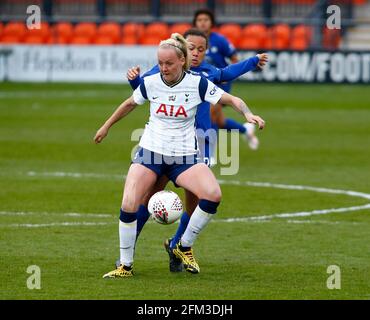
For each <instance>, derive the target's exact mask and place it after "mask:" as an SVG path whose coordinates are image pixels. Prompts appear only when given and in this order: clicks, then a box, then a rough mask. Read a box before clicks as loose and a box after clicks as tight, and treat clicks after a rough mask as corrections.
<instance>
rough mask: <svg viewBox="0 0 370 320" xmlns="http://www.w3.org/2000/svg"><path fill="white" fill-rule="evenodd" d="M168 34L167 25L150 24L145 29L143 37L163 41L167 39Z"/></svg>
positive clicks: (159, 23) (161, 23)
mask: <svg viewBox="0 0 370 320" xmlns="http://www.w3.org/2000/svg"><path fill="white" fill-rule="evenodd" d="M169 34H170V31H169V28H168V25H167V24H166V23H164V22H152V23H149V24H148V25H147V26H146V27H145V37H149V38H154V37H158V38H160V39H161V40H165V39H167V38H168V37H169ZM140 41H141V40H140Z"/></svg>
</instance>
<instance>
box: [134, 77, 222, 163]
mask: <svg viewBox="0 0 370 320" xmlns="http://www.w3.org/2000/svg"><path fill="white" fill-rule="evenodd" d="M223 93H224V91H223V90H222V89H220V88H218V87H217V86H216V85H215V84H213V83H212V82H210V81H209V80H207V79H205V78H202V77H200V76H196V75H193V74H190V73H184V76H183V78H182V79H181V80H180V81H179V82H178V83H177V84H173V85H171V86H169V85H167V84H166V83H165V82H164V81H163V79H162V77H161V74H160V73H156V74H153V75H151V76H147V77H145V78H144V82H143V83H142V84H141V85H140V86H139V87H138V88H136V90H135V91H134V93H133V98H134V101H135V103H137V104H143V103H145V101H146V100H149V101H150V118H149V122H148V123H147V124H146V126H145V130H144V134H143V136H142V137H141V140H140V143H139V145H140V146H141V147H142V148H145V149H148V150H150V151H153V152H156V153H159V154H162V155H166V156H185V155H192V154H196V153H197V142H196V134H195V133H196V132H195V127H194V122H195V114H196V111H197V106H198V105H199V104H200V103H201V102H203V101H207V102H209V103H211V104H216V103H217V102H218V101H219V100H220V98H221V96H222V94H223Z"/></svg>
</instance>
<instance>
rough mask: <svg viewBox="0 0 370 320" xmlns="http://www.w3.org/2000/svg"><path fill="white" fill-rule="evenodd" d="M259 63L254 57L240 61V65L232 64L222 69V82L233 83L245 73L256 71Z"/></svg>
mask: <svg viewBox="0 0 370 320" xmlns="http://www.w3.org/2000/svg"><path fill="white" fill-rule="evenodd" d="M258 62H259V58H258V57H257V56H254V57H252V58H249V59H246V60H243V61H240V62H238V63H234V64H230V65H229V66H227V67H225V68H222V69H220V70H221V77H220V80H219V81H220V82H225V81H232V80H234V79H236V78H238V77H240V76H241V75H243V74H244V73H247V72H249V71H251V70H254V69H256V67H257V65H258Z"/></svg>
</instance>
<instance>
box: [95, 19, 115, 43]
mask: <svg viewBox="0 0 370 320" xmlns="http://www.w3.org/2000/svg"><path fill="white" fill-rule="evenodd" d="M120 37H121V27H120V25H119V24H118V23H115V22H105V23H102V24H101V25H100V26H99V27H98V38H99V39H100V41H103V42H104V39H108V38H110V39H111V40H112V41H113V44H117V43H119V41H120ZM107 41H108V40H107Z"/></svg>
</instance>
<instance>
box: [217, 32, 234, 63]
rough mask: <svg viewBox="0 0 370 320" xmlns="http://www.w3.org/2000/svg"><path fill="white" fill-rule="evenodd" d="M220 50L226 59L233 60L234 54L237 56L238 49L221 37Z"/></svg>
mask: <svg viewBox="0 0 370 320" xmlns="http://www.w3.org/2000/svg"><path fill="white" fill-rule="evenodd" d="M219 43H220V49H221V53H222V55H223V56H224V57H228V58H231V57H232V56H233V55H234V54H236V49H235V48H234V46H233V45H232V44H231V43H230V42H229V40H227V39H226V38H225V37H223V36H220V37H219Z"/></svg>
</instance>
